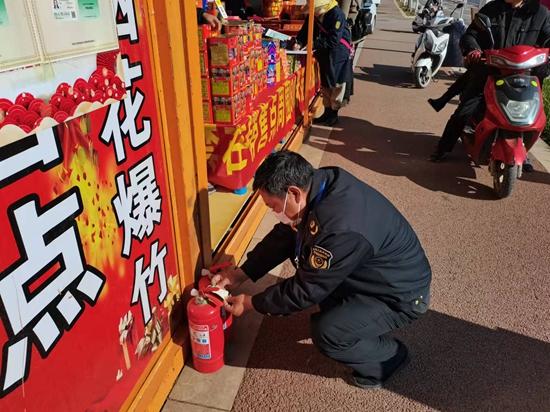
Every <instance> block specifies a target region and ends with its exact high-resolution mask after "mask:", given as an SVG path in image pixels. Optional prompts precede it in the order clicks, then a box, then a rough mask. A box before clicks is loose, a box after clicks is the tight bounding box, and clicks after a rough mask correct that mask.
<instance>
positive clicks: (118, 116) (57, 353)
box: [0, 0, 180, 411]
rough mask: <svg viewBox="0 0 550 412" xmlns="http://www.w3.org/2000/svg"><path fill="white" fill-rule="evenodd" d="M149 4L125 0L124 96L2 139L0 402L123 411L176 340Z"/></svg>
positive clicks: (5, 407) (121, 26)
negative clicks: (33, 132)
mask: <svg viewBox="0 0 550 412" xmlns="http://www.w3.org/2000/svg"><path fill="white" fill-rule="evenodd" d="M146 15H147V14H146V13H145V11H144V9H143V4H142V1H140V0H134V1H132V0H130V1H128V0H119V1H118V7H117V29H118V34H119V43H120V49H121V52H122V59H123V67H124V70H125V74H126V76H125V79H126V98H125V99H124V100H123V101H120V102H117V103H114V104H112V105H110V106H108V107H105V108H102V109H100V110H97V111H94V112H91V113H89V114H87V115H84V116H82V117H80V118H77V119H74V120H71V121H70V122H67V123H65V124H61V125H59V126H56V127H54V128H50V129H46V130H43V131H41V132H39V133H37V134H36V135H33V136H30V137H27V138H24V139H22V140H19V141H17V142H15V143H11V144H9V145H4V146H3V147H0V228H1V231H2V236H1V237H0V250H2V253H1V254H0V318H1V321H2V323H1V325H2V326H1V327H0V344H1V345H2V348H3V351H2V355H1V357H2V363H1V372H0V410H1V411H22V410H26V411H72V410H92V411H93V410H97V411H105V410H118V409H119V408H120V407H121V405H122V404H123V403H124V401H125V400H126V399H127V398H128V396H129V394H130V392H131V391H132V389H133V388H134V387H135V386H136V384H137V383H138V381H139V379H140V377H141V376H142V375H143V374H144V373H146V372H147V370H148V369H150V368H151V367H152V366H153V364H154V360H155V356H156V354H158V353H159V352H160V351H161V350H162V348H163V347H164V345H165V344H166V343H167V341H168V340H169V339H170V328H169V315H170V312H171V310H172V307H173V304H174V303H175V302H176V301H177V299H179V295H180V285H179V281H178V279H179V276H178V273H177V272H176V262H175V255H174V254H175V248H174V237H173V233H172V222H171V211H170V204H169V199H170V196H169V192H168V187H167V183H166V169H165V165H164V156H163V147H162V139H161V135H160V129H159V120H158V112H157V107H156V97H155V89H154V83H153V72H152V67H151V61H150V57H149V45H148V37H147V31H146V26H145V22H144V21H143V18H144V17H143V16H146ZM0 145H1V142H0Z"/></svg>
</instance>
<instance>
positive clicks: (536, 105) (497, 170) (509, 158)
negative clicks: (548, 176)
mask: <svg viewBox="0 0 550 412" xmlns="http://www.w3.org/2000/svg"><path fill="white" fill-rule="evenodd" d="M476 19H478V21H479V22H480V23H481V25H482V27H484V28H485V29H486V31H487V33H488V35H490V37H491V40H492V43H491V44H492V45H494V40H493V36H492V34H491V30H490V27H491V22H490V19H489V18H488V17H487V16H483V15H479V14H478V15H477V16H476ZM548 54H549V49H537V48H535V47H531V46H514V47H508V48H504V49H498V50H494V49H491V50H485V51H484V59H483V62H484V63H485V64H487V65H488V66H489V67H491V74H490V75H489V77H488V78H487V82H486V83H485V89H484V96H485V104H486V110H485V114H484V116H483V118H482V119H480V120H479V121H477V120H476V119H475V116H474V118H472V119H470V121H469V122H468V124H467V126H466V127H465V128H464V131H463V134H462V137H461V139H462V142H463V144H464V146H465V148H466V151H467V153H468V155H469V156H470V157H471V158H472V160H473V161H474V162H475V163H476V164H480V165H481V164H485V165H486V164H488V165H489V171H490V172H491V175H492V176H493V189H494V191H495V193H496V195H497V196H498V197H499V198H505V197H507V196H509V195H510V194H511V193H512V189H513V187H514V183H515V182H516V180H517V179H518V178H520V177H521V174H522V165H523V163H524V162H525V160H526V159H527V153H528V151H529V150H530V149H531V148H532V147H533V145H534V144H535V143H536V141H537V139H538V138H539V137H540V135H541V133H542V131H543V130H544V127H545V125H546V115H545V113H544V104H543V98H542V85H541V84H540V81H539V78H538V77H536V76H533V75H532V74H531V71H532V69H534V68H535V67H538V66H541V65H543V64H547V63H548Z"/></svg>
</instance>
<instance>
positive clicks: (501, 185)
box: [491, 160, 518, 199]
mask: <svg viewBox="0 0 550 412" xmlns="http://www.w3.org/2000/svg"><path fill="white" fill-rule="evenodd" d="M491 170H492V172H493V189H494V191H495V193H496V195H497V196H498V197H499V199H504V198H506V197H508V196H510V194H511V193H512V189H513V188H514V184H515V183H516V180H517V178H518V166H516V165H507V164H506V163H504V162H501V161H500V160H493V164H492V165H491Z"/></svg>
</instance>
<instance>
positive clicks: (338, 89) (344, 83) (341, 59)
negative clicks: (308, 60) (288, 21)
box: [296, 0, 353, 126]
mask: <svg viewBox="0 0 550 412" xmlns="http://www.w3.org/2000/svg"><path fill="white" fill-rule="evenodd" d="M307 33H308V21H307V20H306V21H305V23H304V25H303V26H302V29H301V30H300V32H299V33H298V35H297V37H296V45H297V47H298V48H301V47H304V46H306V44H307ZM313 38H314V39H315V43H314V45H313V49H314V50H315V58H316V59H317V62H318V63H319V69H320V72H321V94H322V96H323V106H324V107H325V111H324V113H323V114H322V115H321V116H320V117H318V118H317V119H315V120H314V123H315V124H326V125H327V126H333V125H334V124H336V122H337V121H338V110H340V108H341V107H343V106H345V105H346V104H347V103H348V102H349V100H350V97H351V95H352V94H353V46H352V43H351V33H350V30H349V28H348V25H347V22H346V17H345V15H344V13H343V12H342V10H341V9H340V7H338V3H337V2H336V1H335V0H315V27H314V30H313Z"/></svg>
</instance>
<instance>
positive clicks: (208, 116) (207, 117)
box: [202, 101, 214, 123]
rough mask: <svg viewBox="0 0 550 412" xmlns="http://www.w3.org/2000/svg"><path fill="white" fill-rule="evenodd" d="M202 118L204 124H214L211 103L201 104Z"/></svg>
mask: <svg viewBox="0 0 550 412" xmlns="http://www.w3.org/2000/svg"><path fill="white" fill-rule="evenodd" d="M202 118H203V120H204V122H205V123H213V122H214V113H213V112H212V103H211V102H205V101H203V102H202Z"/></svg>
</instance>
